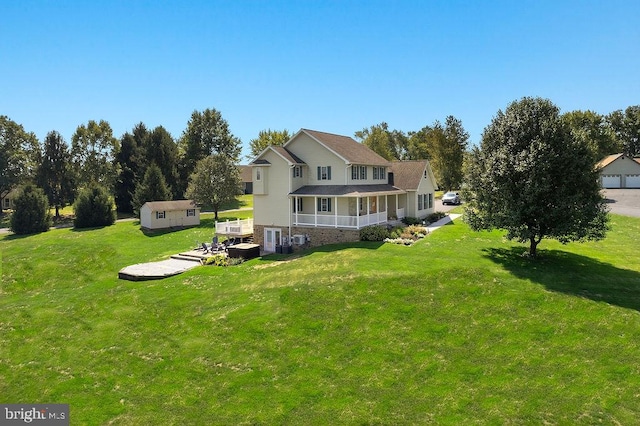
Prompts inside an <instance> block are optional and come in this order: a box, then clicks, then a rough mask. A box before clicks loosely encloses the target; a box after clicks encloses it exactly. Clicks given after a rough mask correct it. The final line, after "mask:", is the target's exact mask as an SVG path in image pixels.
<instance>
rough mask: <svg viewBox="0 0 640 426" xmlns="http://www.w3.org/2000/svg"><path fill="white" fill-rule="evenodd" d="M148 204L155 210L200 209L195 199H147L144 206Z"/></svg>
mask: <svg viewBox="0 0 640 426" xmlns="http://www.w3.org/2000/svg"><path fill="white" fill-rule="evenodd" d="M144 206H147V207H149V208H150V209H151V211H153V212H157V211H175V210H189V209H199V208H200V207H198V206H197V205H196V202H195V201H193V200H173V201H147V202H146V203H144V204H143V207H144Z"/></svg>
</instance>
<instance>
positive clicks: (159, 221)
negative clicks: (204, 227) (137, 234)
mask: <svg viewBox="0 0 640 426" xmlns="http://www.w3.org/2000/svg"><path fill="white" fill-rule="evenodd" d="M197 225H200V207H198V206H197V205H196V203H195V202H194V201H193V200H175V201H147V202H146V203H144V204H143V205H142V207H140V226H141V227H142V228H143V229H165V228H181V227H187V226H197Z"/></svg>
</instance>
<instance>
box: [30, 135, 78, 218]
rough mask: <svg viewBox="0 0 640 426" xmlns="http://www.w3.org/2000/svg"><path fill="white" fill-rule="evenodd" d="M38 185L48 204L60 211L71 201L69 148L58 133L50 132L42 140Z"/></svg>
mask: <svg viewBox="0 0 640 426" xmlns="http://www.w3.org/2000/svg"><path fill="white" fill-rule="evenodd" d="M37 182H38V185H39V186H40V187H41V188H42V189H43V190H44V193H45V194H46V196H47V198H48V200H49V204H50V205H52V206H54V207H55V209H56V218H59V217H60V209H61V208H63V207H65V206H66V205H67V204H68V203H70V202H72V200H73V192H74V188H75V185H74V179H73V171H72V168H71V154H70V152H69V147H68V146H67V143H66V142H65V141H64V139H63V138H62V136H61V135H60V133H58V132H56V131H55V130H54V131H51V132H49V133H48V134H47V137H46V138H45V140H44V147H43V150H42V158H41V162H40V165H39V166H38V171H37Z"/></svg>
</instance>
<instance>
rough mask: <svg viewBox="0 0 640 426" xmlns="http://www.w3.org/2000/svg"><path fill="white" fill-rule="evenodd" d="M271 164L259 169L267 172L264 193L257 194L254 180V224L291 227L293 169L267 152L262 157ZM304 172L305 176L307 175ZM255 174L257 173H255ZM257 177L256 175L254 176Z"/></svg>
mask: <svg viewBox="0 0 640 426" xmlns="http://www.w3.org/2000/svg"><path fill="white" fill-rule="evenodd" d="M261 159H263V160H267V161H268V162H269V163H271V165H270V166H268V167H259V166H257V167H254V169H257V168H258V167H259V168H261V169H262V170H267V172H266V173H263V174H262V176H261V177H262V182H263V185H264V188H265V191H264V192H256V181H255V180H254V194H253V213H254V223H255V224H257V225H265V226H274V225H275V226H288V225H289V212H290V211H291V209H290V207H289V197H288V194H289V190H290V182H291V179H292V177H291V176H292V174H291V173H292V172H291V167H289V164H288V163H287V162H286V161H285V160H284V159H283V158H282V157H281V156H280V155H278V154H277V153H275V152H273V151H267V152H265V153H264V155H263V156H262V157H261ZM305 172H306V170H305V171H303V179H304V175H305V174H307V173H305ZM254 173H255V171H254ZM254 177H255V175H254Z"/></svg>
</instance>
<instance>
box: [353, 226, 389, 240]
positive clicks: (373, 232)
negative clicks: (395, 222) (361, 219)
mask: <svg viewBox="0 0 640 426" xmlns="http://www.w3.org/2000/svg"><path fill="white" fill-rule="evenodd" d="M388 236H389V231H388V230H387V228H384V227H382V226H377V225H371V226H365V227H364V228H362V229H361V230H360V241H384V239H385V238H387V237H388Z"/></svg>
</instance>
